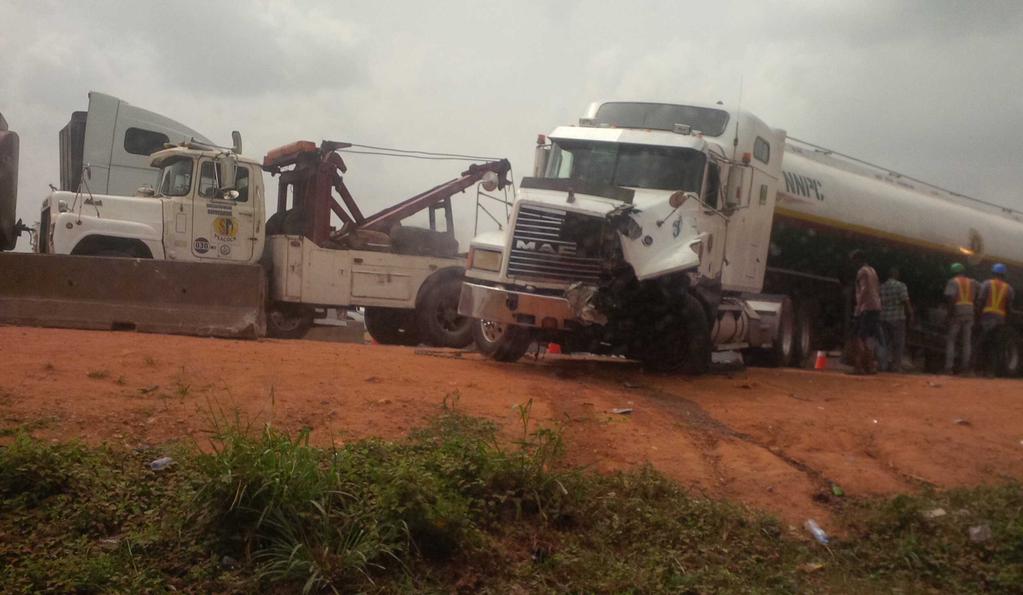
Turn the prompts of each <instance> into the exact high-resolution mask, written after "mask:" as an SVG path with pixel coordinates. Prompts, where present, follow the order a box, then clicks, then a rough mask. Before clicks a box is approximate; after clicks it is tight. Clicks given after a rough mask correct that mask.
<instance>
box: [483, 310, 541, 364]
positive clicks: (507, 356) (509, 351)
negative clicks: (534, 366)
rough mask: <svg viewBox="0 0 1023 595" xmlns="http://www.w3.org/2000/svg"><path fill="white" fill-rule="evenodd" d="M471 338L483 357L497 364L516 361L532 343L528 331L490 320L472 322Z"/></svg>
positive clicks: (530, 334)
mask: <svg viewBox="0 0 1023 595" xmlns="http://www.w3.org/2000/svg"><path fill="white" fill-rule="evenodd" d="M471 328H472V338H473V341H475V343H476V350H477V351H479V352H480V353H481V354H483V357H486V358H487V359H492V360H495V361H499V362H514V361H518V360H519V358H521V357H522V356H523V355H526V352H527V351H529V345H530V343H532V342H533V337H532V333H531V332H530V331H529V329H527V328H525V327H521V326H515V325H512V324H502V323H500V322H494V321H491V320H475V319H474V320H472V325H471Z"/></svg>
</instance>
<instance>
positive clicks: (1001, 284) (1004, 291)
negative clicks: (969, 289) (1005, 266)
mask: <svg viewBox="0 0 1023 595" xmlns="http://www.w3.org/2000/svg"><path fill="white" fill-rule="evenodd" d="M988 283H990V284H991V288H990V289H989V290H988V294H987V303H986V304H984V314H997V315H999V316H1005V314H1006V310H1005V306H1006V304H1005V302H1006V301H1007V298H1008V297H1009V284H1008V283H1006V282H1005V281H1002V280H1001V279H991V280H990V281H988Z"/></svg>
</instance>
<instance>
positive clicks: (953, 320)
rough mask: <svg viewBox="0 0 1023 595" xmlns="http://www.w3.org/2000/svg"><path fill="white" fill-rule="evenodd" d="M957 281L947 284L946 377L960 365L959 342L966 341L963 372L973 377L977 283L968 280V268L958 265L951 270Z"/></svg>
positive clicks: (952, 279)
mask: <svg viewBox="0 0 1023 595" xmlns="http://www.w3.org/2000/svg"><path fill="white" fill-rule="evenodd" d="M949 270H951V272H952V275H953V277H952V278H951V279H949V280H948V283H947V284H945V298H946V299H948V334H947V335H946V336H945V373H946V374H951V373H952V370H953V368H954V367H955V361H956V339H958V338H959V337H962V346H963V348H962V353H960V355H961V356H962V364H961V365H960V368H959V370H960V372H962V373H969V372H970V370H971V369H972V366H971V363H972V360H971V359H970V356H971V350H972V347H973V338H972V337H973V318H974V309H975V304H976V302H977V282H976V281H974V280H973V279H971V278H969V277H967V276H966V267H964V266H963V265H962V264H961V263H958V262H954V263H952V266H951V267H949Z"/></svg>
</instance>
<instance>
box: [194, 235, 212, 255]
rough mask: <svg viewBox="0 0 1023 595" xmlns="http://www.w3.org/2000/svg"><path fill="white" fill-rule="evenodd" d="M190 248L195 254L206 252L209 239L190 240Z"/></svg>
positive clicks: (208, 246)
mask: <svg viewBox="0 0 1023 595" xmlns="http://www.w3.org/2000/svg"><path fill="white" fill-rule="evenodd" d="M192 249H193V250H195V253H196V254H206V253H207V252H209V251H210V241H209V240H207V239H206V238H195V241H194V242H192Z"/></svg>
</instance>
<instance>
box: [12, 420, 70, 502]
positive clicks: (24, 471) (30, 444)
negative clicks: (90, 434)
mask: <svg viewBox="0 0 1023 595" xmlns="http://www.w3.org/2000/svg"><path fill="white" fill-rule="evenodd" d="M84 457H85V452H84V451H83V449H82V448H81V447H80V446H78V445H75V444H62V445H58V446H47V445H45V444H43V443H41V442H39V441H36V440H33V439H32V438H31V437H30V436H28V435H27V434H24V433H19V434H18V435H17V436H16V437H15V439H14V442H13V443H11V444H10V445H9V446H6V447H3V448H0V496H2V497H3V498H17V497H22V498H25V499H27V500H28V501H30V502H36V501H39V500H42V499H44V498H47V497H49V496H53V495H55V494H61V493H64V492H66V491H67V490H68V489H70V487H71V484H72V481H73V479H74V476H75V473H74V471H75V465H76V464H77V463H79V462H80V461H81V460H82V459H83V458H84Z"/></svg>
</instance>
